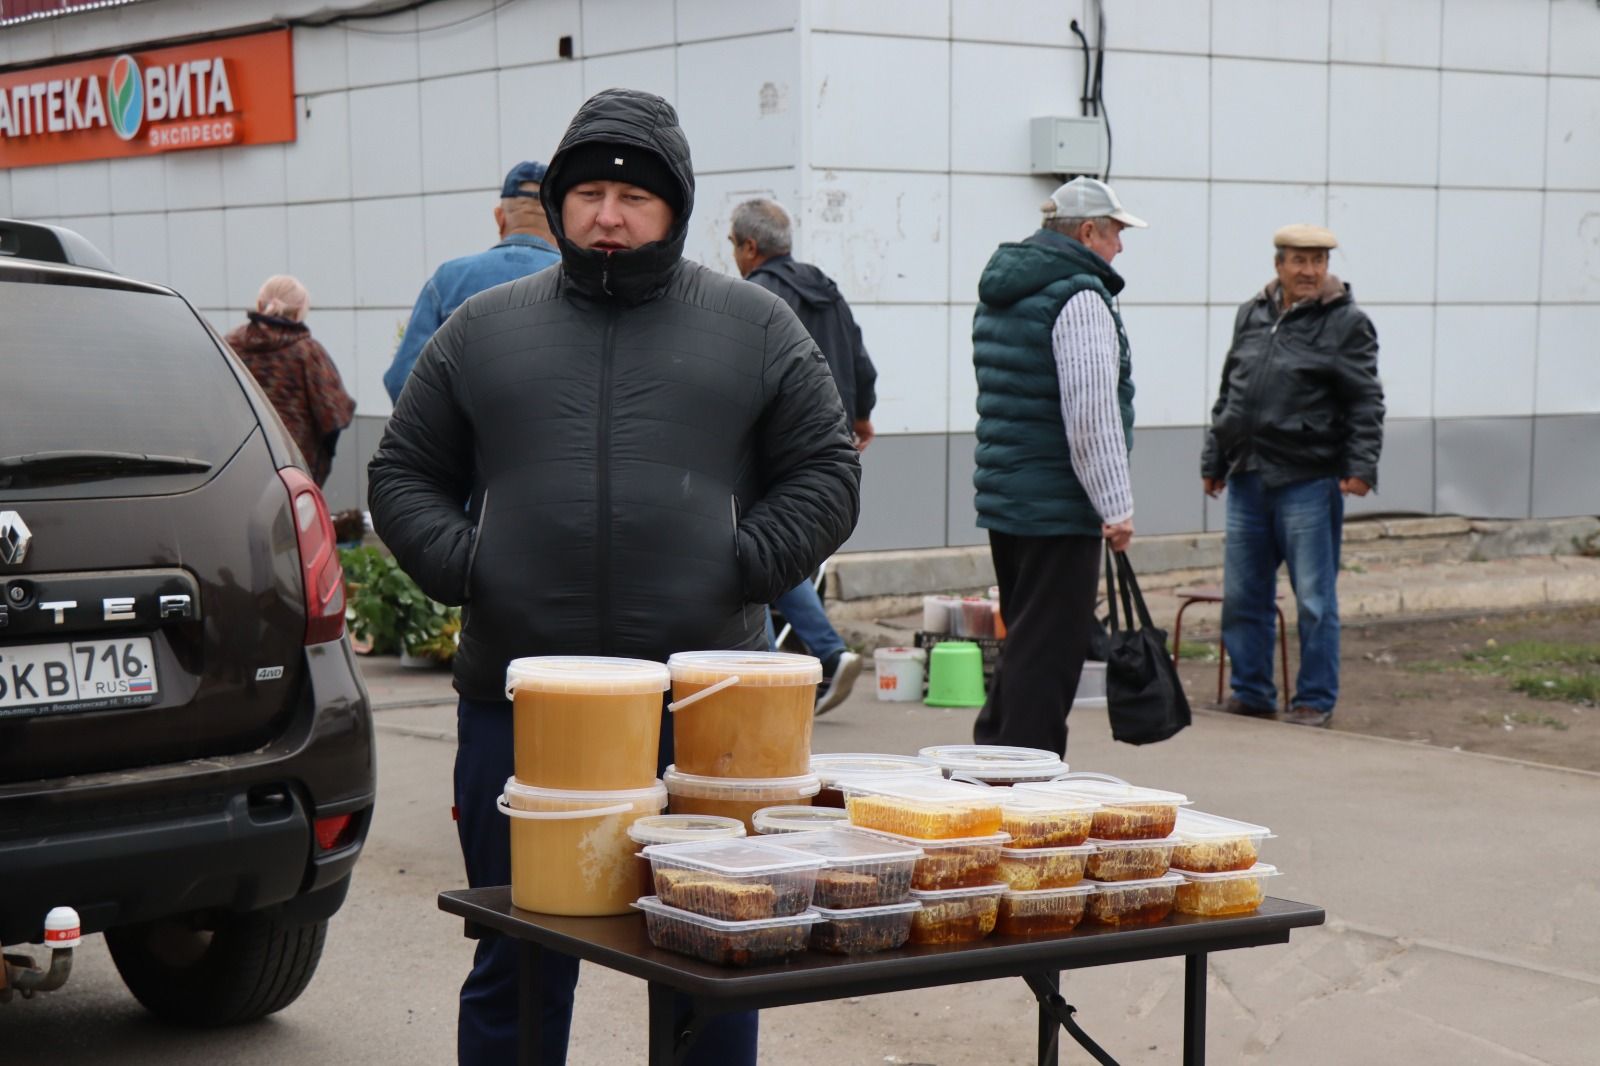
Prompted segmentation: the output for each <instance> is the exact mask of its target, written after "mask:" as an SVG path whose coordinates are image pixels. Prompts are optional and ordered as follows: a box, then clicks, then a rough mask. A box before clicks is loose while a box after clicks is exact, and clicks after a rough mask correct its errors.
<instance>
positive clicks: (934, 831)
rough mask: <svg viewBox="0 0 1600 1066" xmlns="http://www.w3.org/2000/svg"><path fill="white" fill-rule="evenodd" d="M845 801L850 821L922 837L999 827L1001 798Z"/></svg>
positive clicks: (970, 834) (989, 830) (984, 833)
mask: <svg viewBox="0 0 1600 1066" xmlns="http://www.w3.org/2000/svg"><path fill="white" fill-rule="evenodd" d="M846 802H847V804H848V809H849V811H850V824H851V825H858V826H861V827H862V828H864V829H881V830H883V831H884V832H886V833H898V834H900V835H901V836H907V837H917V838H918V839H921V840H951V839H954V838H956V837H981V836H989V835H990V834H992V833H994V832H995V830H997V829H999V828H1000V801H999V799H998V798H996V799H995V800H994V802H993V803H965V804H940V803H919V802H917V801H915V800H908V799H900V798H897V797H894V796H871V795H863V796H850V797H849V798H848V799H847V801H846Z"/></svg>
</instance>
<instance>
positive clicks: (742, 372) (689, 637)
mask: <svg viewBox="0 0 1600 1066" xmlns="http://www.w3.org/2000/svg"><path fill="white" fill-rule="evenodd" d="M693 174H694V171H693V167H692V166H691V164H690V160H689V146H688V142H687V141H686V140H685V139H684V136H683V132H682V130H681V129H680V128H679V125H678V116H677V113H676V112H675V111H674V110H673V109H672V107H671V105H669V104H668V103H667V102H666V101H665V100H662V99H661V98H660V97H656V96H652V95H649V94H647V93H641V92H634V91H631V90H625V89H611V90H607V91H605V92H602V93H599V94H598V95H596V96H594V97H592V98H591V99H589V100H588V101H587V102H586V103H585V104H584V105H583V106H582V107H581V108H580V109H579V110H578V113H577V115H576V116H575V117H574V118H573V120H572V124H571V125H570V126H569V127H568V129H567V132H566V135H565V136H564V137H563V138H562V141H561V145H560V147H559V148H558V149H557V151H556V153H555V155H554V157H553V158H552V159H551V161H550V166H549V170H548V172H547V173H546V175H545V180H544V183H543V185H542V187H541V198H542V200H543V202H544V206H545V210H546V212H547V213H548V215H549V219H550V228H551V232H552V233H553V235H554V236H555V238H556V244H557V246H558V247H559V248H560V250H561V268H560V269H559V270H546V271H544V272H542V273H539V274H536V275H532V276H530V277H525V278H521V279H519V280H517V281H513V282H509V283H507V284H504V285H500V286H497V287H495V288H493V289H490V290H488V291H487V292H483V293H480V294H478V295H477V296H474V297H472V298H470V299H469V300H467V302H466V303H464V304H463V305H462V306H461V307H460V308H459V309H458V310H457V311H456V312H455V314H453V315H451V316H450V319H449V320H448V321H447V322H446V323H445V324H444V326H443V327H442V328H441V329H440V330H439V331H438V332H437V333H436V334H434V336H433V339H432V340H430V341H429V342H428V344H427V345H426V346H425V347H424V348H423V350H422V354H421V356H420V358H419V359H418V361H417V365H416V368H415V370H414V371H413V372H412V376H411V380H410V382H409V383H408V384H407V386H406V389H405V391H404V392H402V393H401V395H400V401H399V404H398V405H397V406H396V408H395V412H394V415H393V416H392V417H391V419H390V420H389V425H388V428H387V430H386V431H385V433H384V437H383V440H382V442H381V443H380V445H379V447H378V451H377V453H376V454H375V455H374V456H373V459H372V463H371V467H370V490H369V496H370V501H371V507H372V516H373V525H374V527H375V528H376V530H377V532H378V534H379V536H381V537H382V538H383V541H384V543H385V544H387V545H388V546H389V548H390V549H391V550H392V551H393V552H394V554H395V557H396V558H397V559H398V560H399V561H400V564H401V565H402V566H403V567H404V568H405V570H406V572H407V573H409V574H410V575H411V576H412V577H413V578H415V579H416V581H417V583H418V584H419V585H420V586H421V587H422V589H423V591H425V592H426V593H428V594H429V595H430V596H432V597H433V598H434V599H437V600H441V601H443V602H445V603H465V604H466V611H465V626H464V629H463V631H462V635H461V645H460V649H459V651H458V653H457V655H456V658H455V664H454V665H455V684H456V690H457V691H458V692H459V693H460V694H461V700H460V704H459V708H458V712H457V715H458V717H457V727H458V750H457V756H456V793H455V795H456V806H457V809H458V811H459V818H460V821H459V832H460V836H461V845H462V853H463V855H464V857H465V859H466V865H467V876H468V880H469V882H470V883H471V884H472V885H474V886H477V885H494V884H505V883H506V882H507V881H509V879H510V862H509V848H510V845H509V835H508V831H507V827H506V824H505V823H506V819H505V818H503V817H501V816H500V815H499V814H498V813H497V812H496V810H495V797H496V796H497V795H498V794H499V792H500V791H501V789H502V788H503V786H504V783H505V781H506V779H507V778H508V777H510V776H511V774H512V747H513V745H512V715H511V705H510V704H509V703H508V702H507V701H506V699H505V680H506V665H507V662H508V661H509V660H510V659H512V658H514V657H517V656H523V655H549V654H556V655H561V654H593V655H612V656H630V657H635V658H641V659H652V660H656V661H662V660H665V659H666V657H667V656H668V655H670V654H672V653H673V652H677V651H684V650H691V649H699V648H706V649H715V648H735V649H753V648H761V647H764V646H765V644H766V639H765V633H764V625H763V616H764V613H765V612H764V610H763V606H762V605H764V604H767V603H770V602H771V601H772V600H774V599H776V598H777V596H778V595H779V594H780V593H782V592H783V591H785V590H786V589H789V588H792V587H793V586H794V585H795V583H796V582H798V581H799V580H800V579H801V578H802V577H803V576H805V574H807V573H808V572H810V571H811V570H812V569H813V568H815V567H816V566H817V564H818V563H819V562H821V561H822V560H823V559H825V558H826V557H827V556H828V555H829V554H831V553H832V552H833V551H834V550H835V549H836V548H837V547H838V546H839V545H840V544H841V543H843V541H844V540H845V538H846V537H848V536H849V534H850V531H851V529H852V528H853V527H854V525H855V521H856V517H857V512H858V508H859V502H860V465H859V459H858V458H857V455H856V451H855V448H854V447H853V446H852V443H851V440H850V436H849V434H848V432H847V430H846V423H845V418H844V411H843V409H842V408H841V407H840V406H839V401H838V395H837V391H836V390H835V389H834V387H833V383H832V382H831V380H830V379H829V376H828V368H827V364H826V363H825V362H824V361H823V358H822V354H821V353H820V352H819V351H818V350H817V347H816V345H815V343H813V342H812V340H811V338H810V337H809V336H808V335H807V334H806V332H805V329H804V327H803V326H801V324H800V322H799V320H798V319H796V318H795V316H794V313H793V312H792V311H790V310H789V308H788V307H787V306H785V305H784V303H783V302H782V301H781V300H778V299H777V298H775V297H773V296H772V295H770V294H769V293H764V292H762V291H761V290H759V289H757V288H755V287H753V286H749V285H745V284H743V283H741V282H738V281H735V280H733V279H731V278H727V277H725V276H723V275H720V274H717V273H715V272H713V271H710V270H707V269H706V268H704V267H702V266H700V265H699V264H696V263H692V262H689V261H688V260H685V259H684V258H683V243H684V234H685V232H686V230H687V224H688V219H689V215H690V212H691V210H692V208H693V205H694V177H693ZM462 500H469V501H470V504H469V506H468V508H467V509H466V510H463V509H462V506H461V501H462ZM671 735H672V731H671V726H670V725H664V727H663V729H662V740H663V752H662V762H663V763H665V762H666V761H668V760H669V759H670V756H671V752H670V745H671V739H670V738H671ZM543 960H544V961H543V962H542V965H543V967H544V972H543V975H542V976H543V982H542V994H543V996H544V1001H545V1002H544V1015H543V1020H542V1029H541V1038H542V1041H543V1051H544V1059H543V1061H545V1062H550V1063H559V1062H561V1061H563V1060H564V1057H565V1054H566V1044H567V1035H568V1029H569V1027H570V1022H571V1009H572V993H573V988H574V985H575V984H576V981H577V960H575V959H571V958H567V957H565V956H560V955H557V954H555V953H553V952H549V951H546V952H544V954H543ZM516 1015H517V963H516V952H515V951H514V950H513V948H512V947H511V945H510V944H509V943H508V942H506V941H505V940H504V939H503V938H500V937H495V936H488V937H486V938H485V939H484V940H482V941H480V943H479V947H478V952H477V957H476V960H475V963H474V966H473V970H472V974H471V975H470V976H469V977H468V979H467V982H466V984H465V985H464V986H463V987H462V991H461V1018H460V1026H459V1030H458V1047H459V1056H460V1061H461V1062H462V1063H473V1064H478V1063H484V1064H487V1063H495V1064H499V1063H504V1062H510V1061H513V1060H514V1058H515V1057H516V1049H517V1025H516ZM755 1036H756V1026H755V1015H754V1014H753V1013H745V1014H735V1015H727V1016H719V1018H717V1019H714V1020H712V1021H711V1022H710V1023H708V1024H707V1025H705V1026H704V1027H703V1028H702V1029H701V1031H700V1035H699V1036H698V1037H697V1039H696V1042H695V1045H694V1051H693V1053H692V1055H691V1059H690V1061H693V1062H696V1063H718V1064H723V1063H735V1064H737V1063H753V1062H754V1061H755V1043H756V1040H755Z"/></svg>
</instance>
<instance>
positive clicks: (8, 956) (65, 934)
mask: <svg viewBox="0 0 1600 1066" xmlns="http://www.w3.org/2000/svg"><path fill="white" fill-rule="evenodd" d="M79 928H80V927H79V923H78V912H77V911H75V910H73V909H72V908H71V907H56V908H55V909H53V910H52V911H51V912H50V913H49V914H47V915H46V916H45V919H44V946H45V947H47V948H49V949H50V965H49V967H48V968H42V967H40V966H39V965H38V964H37V963H35V962H34V960H33V957H32V956H31V955H17V954H12V953H10V952H6V953H5V954H4V955H3V956H0V957H3V958H4V960H5V961H4V963H3V964H0V1003H10V1002H11V997H12V995H13V993H16V992H21V993H22V998H23V999H29V998H31V997H32V996H33V994H34V993H35V992H54V991H55V990H56V989H58V988H60V987H61V986H62V985H64V984H66V983H67V978H68V977H70V976H72V949H73V948H75V947H77V946H78V943H79V941H81V940H82V939H83V937H82V935H81V933H80V932H79Z"/></svg>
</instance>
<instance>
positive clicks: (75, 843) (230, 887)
mask: <svg viewBox="0 0 1600 1066" xmlns="http://www.w3.org/2000/svg"><path fill="white" fill-rule="evenodd" d="M306 660H307V663H306V664H307V676H308V679H309V680H308V685H307V690H306V692H305V693H303V696H302V700H301V701H300V704H299V709H298V710H297V711H296V712H295V713H294V715H293V716H292V719H291V721H290V722H289V724H288V727H287V728H286V729H285V730H284V732H283V733H282V734H281V735H280V736H279V737H278V738H277V739H275V740H274V741H272V742H271V743H268V744H267V745H265V746H263V747H261V748H258V749H256V750H254V751H250V752H244V753H240V754H236V755H226V756H215V757H210V758H204V759H193V760H189V761H186V762H182V763H176V764H169V765H163V766H152V767H141V768H139V769H134V770H123V771H117V772H113V773H106V774H85V775H80V776H77V777H73V778H68V779H57V780H53V781H35V782H18V783H15V784H10V785H5V786H0V943H17V942H23V941H28V940H32V939H35V938H36V937H37V936H38V935H39V934H40V931H41V930H42V927H43V921H44V916H45V914H46V913H47V912H48V911H49V909H50V908H51V907H54V906H60V905H67V906H71V907H74V908H76V909H77V910H78V912H79V915H80V917H81V918H82V921H83V930H84V932H95V931H100V930H103V929H106V928H108V927H110V926H113V925H126V924H130V923H133V922H140V921H148V920H150V919H154V918H159V917H163V916H166V915H172V914H181V913H185V912H189V911H195V910H204V909H223V910H230V911H250V910H259V909H261V908H264V907H269V906H273V905H275V904H281V903H286V902H288V901H291V900H294V899H296V898H297V897H301V896H304V895H306V894H309V893H312V892H317V891H319V890H322V889H325V888H328V887H329V886H331V885H334V884H337V883H338V882H340V881H341V880H343V879H344V878H346V877H347V876H348V875H349V873H350V870H351V868H352V867H353V866H354V865H355V862H356V859H357V857H358V856H359V855H360V852H361V848H362V845H363V843H364V842H365V839H366V833H367V827H368V825H369V824H370V821H371V809H372V805H373V800H374V795H375V790H376V775H375V769H374V751H373V736H372V716H371V707H370V704H369V702H368V698H367V693H366V690H365V688H364V686H362V684H361V681H360V677H359V674H358V673H357V671H356V667H355V663H354V660H353V657H352V656H351V655H350V652H349V647H348V644H347V642H345V641H342V640H341V641H337V642H332V643H329V644H324V645H318V646H315V647H311V648H307V649H306ZM337 814H354V815H355V817H354V818H353V819H352V825H351V828H350V830H349V831H348V834H347V836H346V838H345V839H344V840H343V841H341V843H340V844H339V846H338V847H337V848H335V849H332V850H329V851H326V852H324V851H322V850H321V849H319V848H318V846H317V844H316V840H315V836H314V833H313V822H314V820H315V819H316V818H319V817H326V816H329V815H337Z"/></svg>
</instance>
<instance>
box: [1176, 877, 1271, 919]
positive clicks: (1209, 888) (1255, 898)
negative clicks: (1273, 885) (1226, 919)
mask: <svg viewBox="0 0 1600 1066" xmlns="http://www.w3.org/2000/svg"><path fill="white" fill-rule="evenodd" d="M1264 896H1265V894H1264V893H1263V892H1262V890H1261V878H1259V877H1229V878H1225V879H1219V880H1216V881H1186V882H1184V883H1183V884H1181V885H1179V886H1178V899H1177V904H1176V909H1177V911H1178V913H1179V914H1202V915H1206V916H1207V917H1215V916H1217V915H1220V914H1249V913H1250V912H1251V911H1253V910H1255V909H1256V908H1257V907H1259V906H1261V901H1262V899H1263V898H1264Z"/></svg>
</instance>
